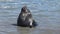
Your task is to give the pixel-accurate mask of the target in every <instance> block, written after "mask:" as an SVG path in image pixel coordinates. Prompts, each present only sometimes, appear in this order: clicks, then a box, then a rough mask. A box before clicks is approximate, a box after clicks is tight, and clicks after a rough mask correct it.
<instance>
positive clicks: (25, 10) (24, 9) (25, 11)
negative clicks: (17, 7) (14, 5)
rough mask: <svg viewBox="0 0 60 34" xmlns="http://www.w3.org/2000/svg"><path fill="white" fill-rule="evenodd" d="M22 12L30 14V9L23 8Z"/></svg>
mask: <svg viewBox="0 0 60 34" xmlns="http://www.w3.org/2000/svg"><path fill="white" fill-rule="evenodd" d="M21 12H24V13H28V12H30V10H29V9H27V6H24V7H22V9H21Z"/></svg>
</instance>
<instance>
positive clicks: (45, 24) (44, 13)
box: [0, 0, 60, 34]
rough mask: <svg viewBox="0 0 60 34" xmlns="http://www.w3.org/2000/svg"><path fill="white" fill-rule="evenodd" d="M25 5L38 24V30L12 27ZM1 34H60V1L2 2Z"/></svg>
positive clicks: (0, 5) (0, 3) (0, 1)
mask: <svg viewBox="0 0 60 34" xmlns="http://www.w3.org/2000/svg"><path fill="white" fill-rule="evenodd" d="M24 5H26V6H27V7H28V9H30V11H31V13H32V15H33V18H34V19H35V20H36V22H37V23H38V26H37V27H36V28H31V29H30V28H28V27H26V28H25V27H18V26H13V25H11V24H16V23H17V18H18V15H19V13H20V11H21V8H22V7H23V6H24ZM0 34H60V0H0Z"/></svg>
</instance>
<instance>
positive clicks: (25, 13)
mask: <svg viewBox="0 0 60 34" xmlns="http://www.w3.org/2000/svg"><path fill="white" fill-rule="evenodd" d="M17 25H18V26H23V27H30V28H31V27H35V26H36V25H37V23H36V22H35V20H34V19H33V17H32V14H31V12H30V10H29V9H27V6H24V7H22V9H21V12H20V14H19V16H18V19H17Z"/></svg>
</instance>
